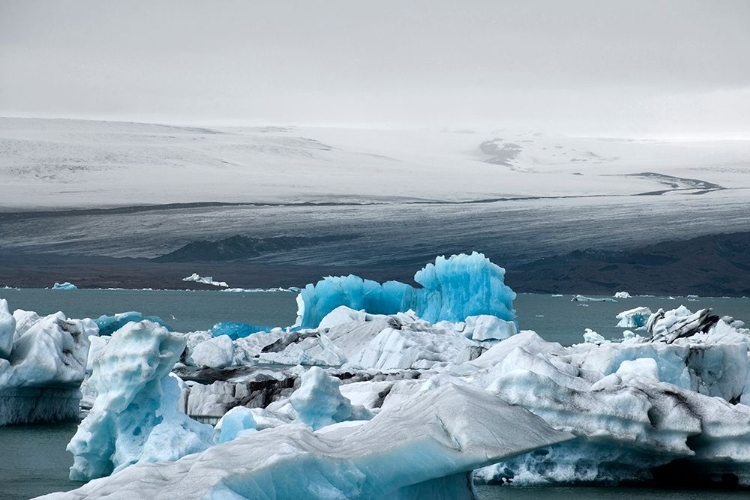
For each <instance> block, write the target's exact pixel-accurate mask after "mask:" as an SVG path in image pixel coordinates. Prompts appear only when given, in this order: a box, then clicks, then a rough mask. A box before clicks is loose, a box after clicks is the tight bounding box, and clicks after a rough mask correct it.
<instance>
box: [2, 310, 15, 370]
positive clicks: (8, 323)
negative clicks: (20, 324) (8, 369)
mask: <svg viewBox="0 0 750 500" xmlns="http://www.w3.org/2000/svg"><path fill="white" fill-rule="evenodd" d="M15 333H16V319H15V318H14V317H13V315H12V314H11V313H10V311H9V310H8V301H7V300H5V299H0V358H3V359H8V356H10V351H11V349H12V348H13V338H14V337H15Z"/></svg>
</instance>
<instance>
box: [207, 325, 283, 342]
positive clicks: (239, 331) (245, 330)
mask: <svg viewBox="0 0 750 500" xmlns="http://www.w3.org/2000/svg"><path fill="white" fill-rule="evenodd" d="M269 330H270V328H269V327H266V326H258V325H250V324H248V323H237V322H235V321H222V322H220V323H216V324H215V325H214V326H213V327H212V328H211V335H213V336H214V337H218V336H219V335H226V336H228V337H229V338H230V339H232V340H237V339H241V338H244V337H247V336H248V335H252V334H253V333H258V332H267V331H269Z"/></svg>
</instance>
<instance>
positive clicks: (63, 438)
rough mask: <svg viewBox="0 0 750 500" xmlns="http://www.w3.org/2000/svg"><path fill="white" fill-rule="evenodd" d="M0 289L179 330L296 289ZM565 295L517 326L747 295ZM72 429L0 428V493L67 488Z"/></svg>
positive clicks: (568, 338)
mask: <svg viewBox="0 0 750 500" xmlns="http://www.w3.org/2000/svg"><path fill="white" fill-rule="evenodd" d="M0 297H2V298H5V299H7V300H8V302H9V305H10V306H11V307H12V308H13V309H16V308H20V309H26V310H35V311H37V312H38V313H40V314H49V313H53V312H55V311H57V310H62V311H63V312H64V313H65V314H66V315H67V316H68V317H75V318H82V317H92V318H96V317H98V316H100V315H105V314H107V315H109V314H113V313H118V312H125V311H130V310H137V311H140V312H142V313H143V314H144V315H149V316H150V315H154V316H159V317H161V318H162V319H163V320H164V321H166V322H167V323H169V324H170V325H171V326H173V327H174V328H175V329H176V330H178V331H193V330H205V329H208V328H210V327H211V326H213V324H214V323H216V322H219V321H239V322H246V323H253V324H261V325H289V324H292V323H293V322H294V319H295V317H296V303H295V294H294V293H291V292H282V291H273V292H257V291H256V292H250V291H248V292H220V291H174V290H172V291H156V290H74V291H55V290H46V289H45V290H40V289H22V290H17V289H4V290H0ZM571 298H572V297H571V296H569V295H566V296H550V295H536V294H520V295H519V296H518V298H517V299H516V300H515V302H514V305H515V307H516V310H517V313H518V322H519V326H520V328H521V329H531V330H535V331H537V332H538V333H539V334H540V335H541V336H542V337H544V338H545V339H546V340H550V341H556V342H560V343H561V344H563V345H570V344H573V343H577V342H581V341H582V340H583V337H582V335H583V332H584V329H585V328H590V329H592V330H595V331H597V332H598V333H599V334H601V335H602V336H604V337H605V338H611V337H620V336H621V335H622V331H623V329H622V328H618V327H616V326H615V325H616V323H617V320H616V319H615V315H616V314H617V313H619V312H621V311H623V310H626V309H632V308H634V307H637V306H646V307H649V308H650V309H651V310H653V311H656V310H657V309H659V308H664V309H673V308H676V307H678V306H679V305H684V306H686V307H687V308H689V309H691V310H693V311H695V310H697V309H701V308H704V307H711V308H713V310H714V312H715V313H716V314H719V315H721V316H727V315H728V316H733V317H735V318H737V319H741V320H743V319H748V318H750V298H703V297H674V298H672V297H632V298H629V299H618V300H617V302H594V301H592V302H580V301H571ZM74 432H75V425H74V424H59V425H42V426H18V427H6V428H0V450H1V451H2V452H3V460H2V462H0V498H8V499H21V498H30V497H33V496H36V495H41V494H44V493H48V492H52V491H61V490H69V489H73V488H75V487H78V486H79V485H80V483H75V482H72V481H70V480H68V468H69V466H70V465H71V463H72V456H71V455H70V454H68V453H67V452H66V451H65V445H66V444H67V442H68V441H69V440H70V438H71V437H72V435H73V434H74ZM477 490H478V494H479V497H480V498H482V499H495V498H498V499H499V498H506V499H527V498H572V497H573V496H576V497H577V498H581V499H588V498H592V499H593V498H615V499H623V500H625V499H635V498H654V499H664V500H667V499H677V498H680V499H682V498H686V499H690V498H696V499H697V498H700V499H714V498H716V499H720V498H721V499H723V498H745V497H746V496H747V492H732V491H723V490H699V491H698V490H671V489H650V488H622V487H620V488H601V487H581V488H569V487H550V488H539V487H534V488H510V487H499V486H479V487H478V488H477Z"/></svg>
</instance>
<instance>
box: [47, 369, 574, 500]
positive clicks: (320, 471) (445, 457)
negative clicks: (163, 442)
mask: <svg viewBox="0 0 750 500" xmlns="http://www.w3.org/2000/svg"><path fill="white" fill-rule="evenodd" d="M478 422H479V423H481V425H477V423H478ZM337 426H338V427H337ZM324 429H326V432H321V431H317V432H316V431H313V430H312V429H311V428H310V427H308V426H306V425H301V424H290V425H281V426H278V427H275V428H270V429H265V430H263V431H261V432H251V433H244V434H242V435H241V436H238V437H236V438H235V439H233V440H231V441H229V442H225V443H223V444H218V445H215V446H213V447H211V448H208V449H207V450H206V451H203V452H200V453H196V454H192V455H188V456H185V457H184V458H182V459H180V460H178V461H176V462H164V463H140V464H137V465H133V466H131V467H128V468H126V469H123V470H122V471H121V472H119V473H118V474H114V475H112V476H110V477H108V478H103V479H100V480H97V481H91V482H90V483H88V484H86V485H84V486H82V487H81V488H79V489H77V490H73V491H70V492H65V493H54V494H51V495H47V496H45V497H43V498H46V499H48V500H53V499H55V500H63V499H71V500H72V499H84V498H105V497H106V498H110V499H112V500H116V499H126V498H128V499H129V498H152V499H154V500H159V499H173V498H181V499H183V500H191V499H196V500H197V499H203V498H232V499H254V498H276V499H277V500H284V499H288V500H296V499H300V498H309V499H331V498H336V499H351V500H365V499H367V500H376V499H382V498H395V499H401V500H408V499H421V498H431V499H435V500H441V499H445V500H448V499H451V500H454V499H467V500H468V499H471V498H473V493H472V486H471V481H470V477H469V474H470V471H471V470H473V469H475V468H477V467H480V466H483V465H487V464H491V463H493V462H497V461H499V460H502V459H503V458H505V457H511V456H514V455H518V454H520V453H523V452H526V451H529V450H533V449H537V448H540V447H543V446H548V445H553V444H556V443H560V442H564V441H566V440H569V439H571V437H572V436H571V435H570V434H569V433H566V432H561V431H556V430H553V429H552V428H550V427H549V426H548V425H547V424H545V423H544V421H542V420H541V419H540V418H538V417H535V416H534V415H532V414H531V413H529V412H528V411H526V410H524V409H523V408H520V407H517V406H511V405H508V404H507V403H504V402H503V401H502V400H501V399H500V398H498V397H497V396H494V395H492V394H489V393H488V392H487V391H483V390H480V389H475V388H471V387H467V386H465V385H454V384H447V385H444V386H441V387H438V388H436V389H434V390H430V391H426V392H425V393H424V394H422V395H421V396H420V397H419V398H413V399H411V400H409V401H408V403H406V404H403V405H398V406H392V407H389V408H387V409H383V410H382V411H381V412H380V413H379V414H378V415H377V416H375V417H374V418H373V419H372V420H369V421H365V422H362V423H361V424H360V425H343V424H337V425H334V426H328V427H326V428H324Z"/></svg>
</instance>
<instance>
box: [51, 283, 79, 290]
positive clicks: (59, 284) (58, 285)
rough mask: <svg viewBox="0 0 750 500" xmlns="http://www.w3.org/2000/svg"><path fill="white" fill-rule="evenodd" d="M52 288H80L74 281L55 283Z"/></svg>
mask: <svg viewBox="0 0 750 500" xmlns="http://www.w3.org/2000/svg"><path fill="white" fill-rule="evenodd" d="M52 290H78V287H77V286H75V285H74V284H73V283H70V282H68V281H65V282H63V283H55V284H54V285H53V286H52Z"/></svg>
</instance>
